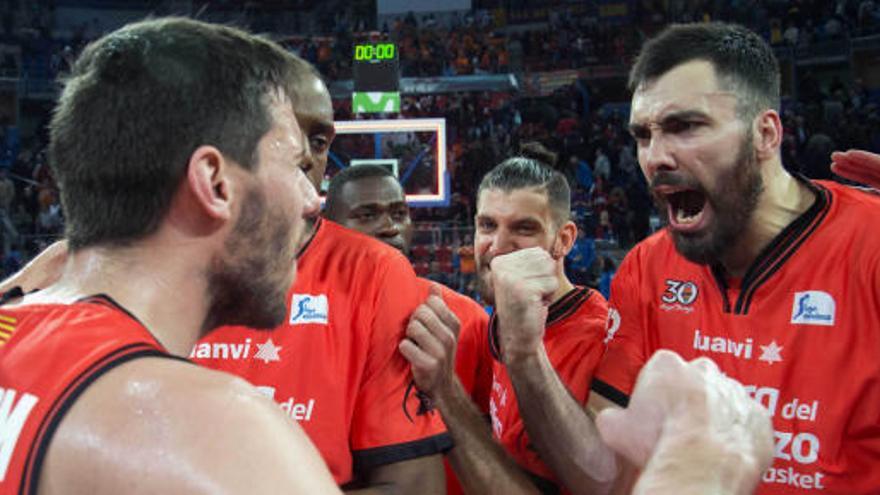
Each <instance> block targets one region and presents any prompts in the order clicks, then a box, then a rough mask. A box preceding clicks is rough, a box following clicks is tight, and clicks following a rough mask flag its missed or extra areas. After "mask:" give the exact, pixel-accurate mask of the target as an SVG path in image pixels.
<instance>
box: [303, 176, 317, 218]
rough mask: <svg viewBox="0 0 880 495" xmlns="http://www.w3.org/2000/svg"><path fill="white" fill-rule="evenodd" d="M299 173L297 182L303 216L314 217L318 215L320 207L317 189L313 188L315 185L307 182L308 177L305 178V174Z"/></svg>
mask: <svg viewBox="0 0 880 495" xmlns="http://www.w3.org/2000/svg"><path fill="white" fill-rule="evenodd" d="M300 174H301V175H300V177H299V184H300V191H301V193H302V198H303V217H315V216H317V215H318V213H319V210H320V208H321V200H320V198H319V197H318V191H316V190H315V186H313V185H312V183H311V182H309V179H308V178H306V176H305V174H302V172H300Z"/></svg>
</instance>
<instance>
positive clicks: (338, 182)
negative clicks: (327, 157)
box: [324, 164, 397, 220]
mask: <svg viewBox="0 0 880 495" xmlns="http://www.w3.org/2000/svg"><path fill="white" fill-rule="evenodd" d="M382 177H391V178H392V179H394V180H397V178H396V177H394V174H393V173H392V172H391V171H390V170H388V169H387V168H385V167H382V166H379V165H372V164H369V165H355V166H350V167H346V168H344V169H342V171H340V172H339V173H337V174H336V175H334V176H333V178H332V179H330V185H328V186H327V202H326V203H325V204H324V216H325V217H327V218H329V219H331V220H336V219H337V217H338V216H339V207H340V204H339V203H340V202H341V201H342V189H343V188H344V187H345V185H346V184H348V183H349V182H354V181H357V180H362V179H371V178H382Z"/></svg>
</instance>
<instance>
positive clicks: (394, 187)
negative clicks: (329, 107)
mask: <svg viewBox="0 0 880 495" xmlns="http://www.w3.org/2000/svg"><path fill="white" fill-rule="evenodd" d="M323 215H324V218H327V219H330V220H332V221H334V222H336V223H338V224H340V225H342V226H344V227H348V228H350V229H352V230H357V231H358V232H361V233H363V234H366V235H368V236H370V237H374V238H376V239H379V240H380V241H382V242H384V243H386V244H388V245H390V246H392V247H394V248H395V249H398V250H400V251H401V252H402V253H403V254H404V255H409V252H410V246H411V243H412V236H413V224H412V218H410V214H409V206H408V205H407V204H406V197H405V195H404V192H403V188H402V187H401V186H400V182H398V181H397V178H395V177H394V174H392V173H391V172H390V171H389V170H388V169H386V168H383V167H380V166H378V165H358V166H356V167H348V168H346V169H344V170H342V171H341V172H339V173H337V174H336V175H334V176H333V179H332V180H331V181H330V186H329V187H328V188H327V202H326V204H325V208H324V213H323ZM419 281H420V282H421V283H422V284H424V285H425V286H426V287H430V286H436V287H437V290H439V291H440V293H441V299H442V301H443V302H444V303H445V304H446V305H447V306H448V307H449V309H450V310H451V311H452V312H453V313H454V314H455V316H456V318H457V320H458V327H459V336H458V347H457V349H456V355H455V374H456V376H457V377H458V380H459V381H460V382H461V385H462V387H463V388H464V391H465V392H467V394H468V395H470V396H471V397H472V398H473V400H474V402H476V403H477V404H484V403H485V404H488V398H489V390H490V388H491V387H492V360H491V359H492V358H491V355H490V354H489V340H488V338H487V334H486V332H487V330H488V327H489V315H488V313H486V310H484V309H483V307H482V306H480V305H479V304H477V303H476V302H475V301H474V300H473V299H471V298H469V297H467V296H464V295H461V294H459V293H458V292H455V291H454V290H452V289H450V288H448V287H446V286H445V285H442V284H437V283H434V282H431V281H430V280H428V279H424V278H419ZM438 302H439V301H438ZM485 414H489V412H488V410H486V411H485Z"/></svg>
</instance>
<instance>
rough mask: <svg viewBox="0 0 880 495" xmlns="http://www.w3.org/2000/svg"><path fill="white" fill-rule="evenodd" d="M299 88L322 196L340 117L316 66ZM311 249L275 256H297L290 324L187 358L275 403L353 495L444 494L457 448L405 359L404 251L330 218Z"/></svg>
mask: <svg viewBox="0 0 880 495" xmlns="http://www.w3.org/2000/svg"><path fill="white" fill-rule="evenodd" d="M301 63H303V64H306V63H305V62H302V61H301ZM306 65H307V64H306ZM296 88H297V92H296V94H294V95H293V96H292V98H293V100H294V107H295V111H296V118H297V121H298V123H299V125H300V127H301V128H302V129H303V132H304V133H305V134H306V135H307V136H308V139H309V144H310V149H309V152H310V154H311V156H312V160H310V161H309V162H308V167H305V168H304V171H305V172H306V175H307V176H308V177H309V179H310V181H311V182H312V184H313V185H314V186H315V187H316V188H317V187H320V184H321V181H322V179H323V178H324V172H325V169H326V167H327V157H328V152H329V149H330V144H331V143H332V141H333V138H334V136H335V132H334V128H333V106H332V102H331V100H330V94H329V92H328V91H327V88H326V86H325V85H324V83H323V82H322V81H321V78H320V75H319V74H318V73H317V71H315V70H314V68H312V67H311V66H309V70H308V71H306V72H304V77H303V78H302V81H301V82H299V83H298V84H297V85H296ZM303 239H304V242H303V243H301V244H290V245H289V246H288V247H287V248H285V250H282V251H279V252H286V251H290V252H291V253H299V258H298V277H297V279H296V281H295V283H294V284H293V286H291V287H290V289H289V290H288V291H287V295H286V297H285V298H284V299H280V301H283V302H284V304H285V305H286V306H287V311H288V312H287V317H286V319H285V322H284V323H283V324H282V325H280V326H279V327H277V328H276V329H275V330H274V331H272V332H271V333H264V332H259V331H256V330H253V329H248V328H245V327H224V328H220V329H218V330H216V331H215V332H212V333H211V334H210V335H208V336H207V337H206V338H204V339H202V340H201V341H200V342H199V344H198V345H196V347H195V348H194V349H193V352H192V353H191V355H190V357H191V359H192V360H193V361H195V362H197V363H199V364H201V365H204V366H208V367H211V368H216V369H220V370H223V371H228V372H231V373H234V374H236V375H238V376H241V377H243V378H245V379H247V380H248V381H250V382H251V383H253V384H254V385H257V387H258V388H259V389H260V390H262V391H263V392H264V393H266V394H267V395H269V396H271V397H273V398H274V399H275V401H276V402H278V403H279V404H280V406H281V407H282V409H284V410H285V411H286V412H287V413H288V414H289V415H290V416H291V417H293V418H294V419H296V420H297V421H298V422H299V424H300V426H302V428H303V429H304V430H305V432H306V433H307V434H308V435H309V437H310V439H311V440H312V442H313V443H314V444H315V446H316V447H317V448H318V451H319V452H320V453H321V456H322V457H323V458H324V460H325V462H327V465H328V466H329V468H330V472H331V473H332V474H333V477H334V478H335V480H336V482H337V483H338V484H340V485H345V488H346V489H348V490H352V491H353V490H361V489H365V490H366V489H370V488H372V489H373V490H375V491H376V492H378V491H386V490H387V491H394V490H397V492H399V493H416V492H418V493H425V494H434V493H442V492H443V490H444V486H445V482H444V476H443V464H442V453H443V452H445V451H446V450H448V449H449V448H450V447H451V441H450V439H449V436H448V435H447V434H446V432H445V427H444V426H443V423H442V420H441V418H440V415H439V414H437V413H436V411H433V410H432V409H431V407H430V404H427V403H426V402H425V401H424V400H422V399H421V398H420V396H419V394H417V390H416V388H415V387H414V386H413V382H412V373H411V370H410V366H409V363H407V362H406V360H405V359H404V358H403V356H401V355H400V353H399V352H398V351H397V345H398V344H399V343H400V341H401V340H402V339H403V338H404V336H405V335H404V332H405V331H406V326H407V323H408V321H409V318H410V315H411V314H412V313H413V311H415V309H416V308H417V307H418V306H419V304H421V303H422V302H424V301H425V299H426V298H427V296H428V290H427V288H426V287H425V286H424V285H423V284H422V283H421V282H419V279H418V278H417V277H416V275H415V273H414V272H413V269H412V267H411V266H410V264H409V261H408V260H407V259H406V258H405V257H404V256H403V255H401V254H400V253H399V252H398V251H396V250H394V249H392V248H390V247H389V246H386V245H384V244H383V243H381V242H378V241H376V240H375V239H371V238H369V237H366V236H364V235H362V234H359V233H357V232H352V231H351V230H349V229H346V228H343V227H341V226H339V225H337V224H335V223H333V222H331V221H328V220H326V219H319V220H314V219H313V220H312V221H310V222H309V223H308V226H307V232H306V234H305V235H304V237H303Z"/></svg>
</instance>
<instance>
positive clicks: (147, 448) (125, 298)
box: [0, 18, 337, 494]
mask: <svg viewBox="0 0 880 495" xmlns="http://www.w3.org/2000/svg"><path fill="white" fill-rule="evenodd" d="M218 69H220V70H218ZM297 70H299V68H298V66H297V65H296V64H295V63H294V60H293V58H292V57H291V56H290V55H289V54H287V53H286V52H285V51H284V50H283V49H282V48H281V47H279V46H277V45H275V44H273V43H271V42H269V41H266V40H263V39H261V38H258V37H254V36H251V35H248V34H246V33H244V32H242V31H239V30H236V29H233V28H228V27H222V26H215V25H210V24H205V23H201V22H197V21H191V20H184V19H176V18H169V19H154V20H149V21H144V22H140V23H135V24H132V25H129V26H126V27H123V28H121V29H119V30H117V31H115V32H113V33H110V34H109V35H106V36H105V37H103V38H101V39H99V40H98V41H96V42H94V43H92V44H91V45H89V46H88V47H86V49H85V50H84V51H83V53H82V55H81V56H80V57H79V59H78V60H77V62H76V63H75V65H74V66H73V68H72V73H71V76H70V78H69V79H68V80H67V82H66V84H65V88H64V90H63V93H62V95H61V97H60V100H59V103H58V106H57V108H56V110H55V112H54V114H53V118H52V122H51V124H50V135H51V138H50V145H49V153H50V157H51V164H52V167H53V172H54V174H55V176H56V177H57V178H58V180H59V184H60V189H61V200H62V205H63V208H64V213H65V218H66V233H65V236H66V238H67V242H68V245H69V250H70V254H69V256H68V259H67V262H66V265H65V267H64V272H63V274H62V277H61V279H60V280H59V281H58V282H57V283H56V284H54V285H51V286H49V287H47V288H45V289H43V290H42V291H40V292H38V293H35V294H31V295H28V296H26V297H24V298H18V299H16V300H14V301H7V302H6V304H4V305H3V306H2V307H0V396H2V398H0V404H2V407H0V413H2V421H0V430H2V431H0V439H2V440H0V441H2V449H0V492H2V493H28V494H51V493H89V494H119V493H127V494H140V493H144V494H146V493H184V492H185V493H205V494H208V493H211V494H213V493H242V494H244V493H304V494H305V493H334V492H337V488H336V486H335V484H334V483H333V480H332V478H331V477H330V476H329V472H328V471H327V469H326V467H325V466H324V465H323V463H322V462H321V461H320V458H319V457H318V455H317V452H316V451H315V450H314V448H313V447H312V446H311V445H310V444H309V442H308V440H307V437H306V436H305V435H304V434H303V433H302V430H301V429H300V428H299V427H297V426H296V425H295V424H294V423H293V422H292V421H290V419H289V418H287V417H285V415H284V414H283V413H282V412H281V411H280V410H279V409H278V408H277V407H276V406H275V405H274V404H272V403H271V402H270V401H268V400H266V399H265V398H264V397H262V396H261V394H259V392H257V391H256V390H254V389H253V388H252V387H250V386H249V385H246V384H245V383H244V382H243V381H241V380H239V379H236V378H232V377H230V376H229V375H226V374H222V373H215V372H212V371H208V370H205V369H202V368H199V367H196V366H193V365H191V364H190V363H187V362H185V360H184V359H182V356H185V355H186V354H187V353H188V352H189V350H190V349H191V348H192V345H193V344H194V343H195V341H196V339H197V338H198V337H199V336H200V335H202V334H203V333H204V332H205V331H206V330H207V329H210V328H213V327H215V326H217V325H219V324H247V325H252V326H254V327H257V328H260V327H264V328H265V327H271V326H274V325H275V324H276V323H277V322H278V321H279V320H281V319H282V318H283V317H284V310H285V308H284V305H283V303H280V301H281V298H282V297H283V294H284V291H285V289H286V287H287V286H288V285H289V284H290V282H291V279H292V277H294V276H295V266H296V265H295V260H294V258H293V256H284V257H281V258H279V257H278V256H277V253H278V252H280V249H281V247H283V246H285V245H289V244H290V243H296V242H298V241H299V239H300V238H301V236H302V233H303V217H304V216H306V215H311V214H313V213H314V212H315V210H316V209H317V197H316V194H315V191H314V189H313V188H312V186H311V185H310V184H309V182H308V181H307V179H306V177H305V175H303V173H302V172H301V171H300V167H301V162H303V161H304V160H308V159H309V157H308V155H307V154H306V149H307V145H306V143H305V141H304V138H303V135H302V132H301V130H300V129H299V126H298V125H297V122H296V119H295V117H294V115H293V111H292V105H291V101H290V99H289V96H288V95H287V92H286V91H285V86H286V81H289V80H290V79H291V76H292V75H295V74H293V73H294V72H295V71H297Z"/></svg>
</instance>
